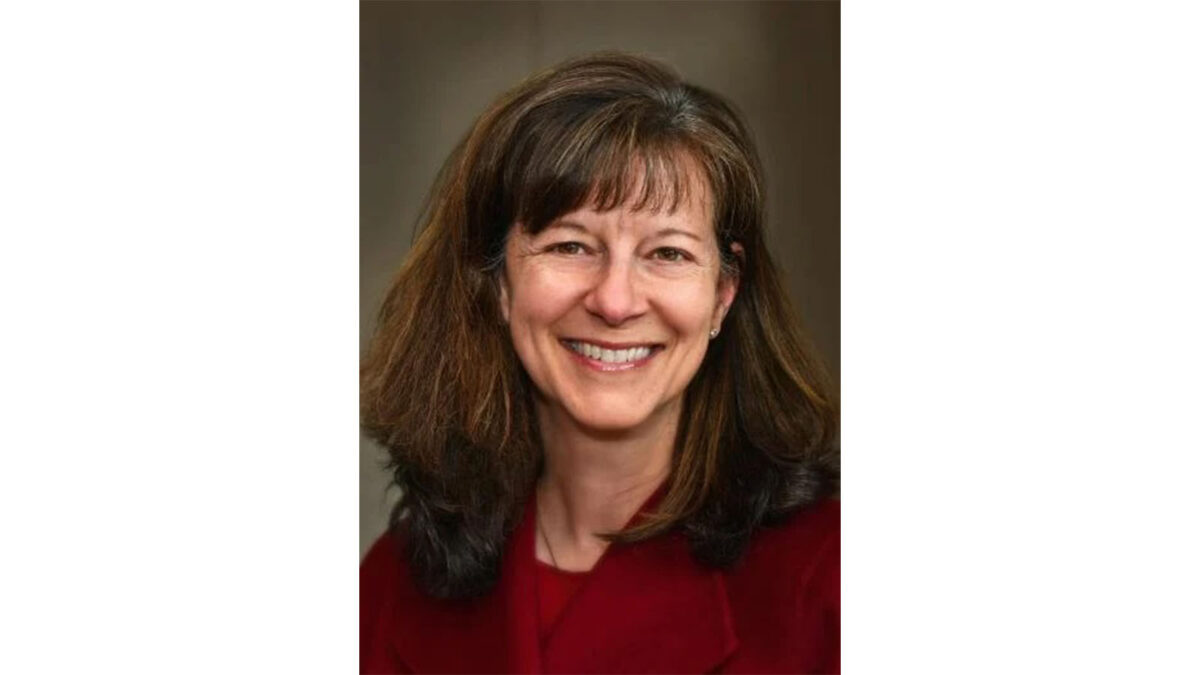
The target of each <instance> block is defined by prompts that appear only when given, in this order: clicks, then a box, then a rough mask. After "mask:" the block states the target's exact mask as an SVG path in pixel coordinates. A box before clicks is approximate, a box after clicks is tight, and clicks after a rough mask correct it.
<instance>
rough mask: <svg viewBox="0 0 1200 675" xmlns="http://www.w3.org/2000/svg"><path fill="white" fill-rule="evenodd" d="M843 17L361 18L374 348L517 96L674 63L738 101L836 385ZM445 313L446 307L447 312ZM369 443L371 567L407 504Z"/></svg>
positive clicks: (801, 8)
mask: <svg viewBox="0 0 1200 675" xmlns="http://www.w3.org/2000/svg"><path fill="white" fill-rule="evenodd" d="M839 11H840V8H839V6H838V3H836V2H637V3H633V2H629V3H626V2H383V1H379V0H376V1H371V2H363V3H361V14H360V16H361V57H362V63H361V131H360V133H361V136H360V144H361V147H360V167H361V231H360V234H361V238H360V243H359V246H360V262H361V267H360V275H361V276H360V287H359V291H360V301H361V318H360V330H361V343H360V344H361V345H362V346H365V345H366V342H367V340H368V339H369V337H370V334H371V331H372V330H373V329H374V324H375V313H376V311H377V310H378V307H379V302H380V300H381V299H382V295H383V292H384V290H385V288H386V285H387V282H388V281H389V279H390V278H391V275H392V274H393V273H394V272H395V270H396V269H397V267H398V266H399V264H400V261H401V260H402V258H403V256H404V254H405V252H406V251H407V250H408V245H409V243H410V241H411V238H412V233H413V229H414V226H415V225H416V222H415V221H416V218H417V213H418V211H419V210H420V207H421V204H422V201H423V199H424V198H425V196H426V193H427V192H428V190H429V188H430V186H431V185H432V182H433V178H434V175H435V174H436V172H437V170H438V168H439V167H440V166H441V163H442V161H443V160H444V159H445V158H446V156H447V155H448V154H449V152H450V150H451V149H452V147H453V146H454V144H455V142H456V141H457V140H458V139H459V138H460V137H461V136H462V135H463V134H464V133H466V131H467V129H468V128H469V127H470V125H471V123H472V122H473V120H474V119H475V117H476V116H477V115H479V114H480V113H481V112H483V110H484V108H486V107H487V106H488V104H489V103H491V101H492V100H493V99H494V98H495V97H496V96H497V95H498V94H499V93H501V92H502V91H504V90H506V89H508V88H510V87H512V86H513V85H515V84H516V83H517V82H519V81H520V80H522V79H523V78H525V77H527V76H528V75H530V74H532V73H533V72H534V71H536V70H539V69H541V68H545V67H547V66H551V65H553V64H555V63H557V62H559V61H561V60H563V59H565V58H568V57H571V56H576V55H580V54H586V53H588V52H593V51H598V50H602V49H621V50H626V51H631V52H636V53H640V54H644V55H647V56H652V57H656V58H659V59H661V60H663V61H665V62H667V63H668V64H670V65H672V66H674V67H675V68H676V69H677V70H678V71H679V72H680V73H682V74H683V76H684V77H685V79H687V80H689V81H692V82H695V83H696V84H699V85H702V86H705V87H708V88H710V89H713V90H715V91H717V92H719V93H721V94H723V95H725V96H726V97H728V98H730V99H731V100H732V101H733V102H734V103H735V104H736V105H737V106H738V107H739V108H741V110H742V112H743V113H744V114H745V116H746V118H747V120H748V122H749V124H750V127H751V128H752V129H753V130H754V133H755V136H756V138H757V141H758V146H759V151H760V153H761V154H762V158H763V162H764V165H765V168H766V172H767V180H768V183H767V194H768V214H769V219H768V235H767V236H768V240H769V242H770V245H771V251H772V255H774V256H775V259H776V261H777V262H778V263H779V265H780V266H781V267H782V268H783V270H784V272H785V274H786V276H787V281H788V284H789V288H790V290H791V293H792V297H793V299H794V300H795V301H796V303H797V305H798V306H799V308H800V311H801V314H802V316H803V317H804V320H805V322H806V324H807V327H808V329H809V331H810V334H811V335H812V337H813V339H814V341H815V342H816V344H817V348H818V351H819V352H820V354H821V355H822V357H824V358H825V360H826V363H827V364H828V366H829V369H830V371H831V372H832V373H833V375H834V378H835V382H836V381H837V378H838V376H839V373H840V368H839V365H840V364H839V357H840V349H839V338H840V334H839V322H840V316H839V304H840V297H839V275H840V265H839V229H838V217H839V213H838V203H839V181H838V174H839V161H838V150H839V126H838V118H839V100H838V99H839V78H838V71H839V67H838V53H839V42H838V34H839V21H838V17H839ZM435 303H436V299H432V298H431V299H430V306H431V310H432V309H434V308H435V306H436V305H435ZM384 460H385V455H384V453H383V452H382V450H381V449H380V448H378V447H377V446H375V445H374V444H373V443H372V442H370V441H367V440H366V439H362V441H361V443H360V461H361V487H360V509H361V511H360V555H361V554H363V553H365V552H366V549H367V547H369V546H370V544H371V542H372V541H374V539H375V538H376V537H377V536H379V534H380V533H381V532H383V530H384V528H385V526H386V523H387V513H388V509H389V508H390V506H391V504H392V503H393V501H394V499H395V496H396V495H395V491H394V490H390V491H389V490H385V488H386V486H387V482H388V476H387V474H386V473H385V472H384V471H383V470H382V468H381V467H382V464H383V462H384Z"/></svg>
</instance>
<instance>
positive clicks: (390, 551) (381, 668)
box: [358, 531, 410, 673]
mask: <svg viewBox="0 0 1200 675" xmlns="http://www.w3.org/2000/svg"><path fill="white" fill-rule="evenodd" d="M358 575H359V586H358V587H359V602H358V608H359V624H358V633H359V642H360V644H359V659H360V663H359V665H360V671H361V672H364V673H365V672H393V671H396V670H399V669H400V668H401V666H399V665H398V664H397V663H396V662H395V661H394V659H393V658H392V654H391V652H390V649H389V636H390V635H392V634H394V632H395V618H396V608H397V605H398V604H399V603H400V598H401V596H403V595H405V594H406V593H407V592H408V590H407V589H408V586H409V584H410V582H409V578H410V577H409V573H408V564H407V562H406V560H405V556H404V555H403V551H402V549H401V545H400V541H399V540H398V539H397V537H396V535H395V534H394V533H392V532H391V531H388V532H384V533H383V535H381V536H380V537H379V539H377V540H376V541H375V543H374V544H373V545H372V546H371V548H370V550H368V551H367V555H366V556H364V557H363V559H362V562H361V563H360V565H359V572H358Z"/></svg>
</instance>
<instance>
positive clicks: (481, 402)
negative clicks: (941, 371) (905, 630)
mask: <svg viewBox="0 0 1200 675" xmlns="http://www.w3.org/2000/svg"><path fill="white" fill-rule="evenodd" d="M685 158H686V159H690V160H692V161H690V162H689V161H684V160H685ZM689 166H696V167H698V168H699V170H701V171H702V172H703V174H704V175H703V178H704V179H705V181H706V187H707V188H708V193H709V196H710V199H711V203H712V206H713V214H714V221H715V222H714V227H715V229H716V234H717V240H718V243H719V247H720V249H721V254H722V262H723V265H722V267H723V273H724V274H733V275H737V276H738V278H739V291H738V295H737V297H736V299H735V300H734V303H733V306H732V307H731V308H730V311H729V314H728V317H727V318H726V320H725V322H724V328H723V331H722V332H721V334H720V335H719V336H718V337H717V339H716V340H714V341H713V342H712V343H711V344H710V346H709V350H708V353H707V354H706V356H705V358H704V362H703V363H702V364H701V367H700V369H699V371H698V372H697V374H696V376H695V378H694V379H693V380H692V382H691V383H690V384H689V385H688V388H687V391H686V393H685V405H684V413H683V418H682V420H681V423H680V431H679V434H678V437H677V439H676V448H675V455H674V458H673V465H672V472H671V476H670V478H669V484H668V488H667V492H666V494H665V496H664V498H663V500H662V501H661V502H660V503H659V507H658V509H657V510H656V513H655V514H652V515H651V517H649V518H647V519H646V520H645V521H643V523H642V524H641V525H639V526H638V527H635V528H631V529H630V530H627V531H624V532H620V533H609V534H608V536H609V538H610V539H612V540H613V541H615V542H618V543H627V542H632V541H638V540H641V539H645V538H648V537H652V536H655V535H657V534H660V533H662V532H664V531H666V530H668V529H671V528H675V527H679V528H682V530H683V531H684V532H685V533H686V535H687V536H688V537H689V539H690V541H691V543H692V550H693V553H694V555H696V557H697V558H698V559H699V560H701V561H703V562H706V563H708V564H711V565H727V564H730V563H731V562H732V561H734V560H736V559H737V558H738V557H739V556H740V554H741V552H742V550H743V549H744V546H745V544H746V542H747V540H748V538H749V536H750V535H751V533H752V532H753V531H754V530H755V529H756V528H757V527H759V526H761V525H764V524H770V523H772V522H775V521H778V520H781V519H783V518H785V517H786V516H787V515H788V514H790V513H792V512H794V511H795V510H797V509H799V508H801V507H803V506H805V505H807V504H809V503H811V502H813V501H814V500H816V499H818V498H820V497H822V496H824V495H827V494H828V493H829V492H830V491H831V490H833V489H834V484H835V482H836V468H835V464H836V450H835V446H836V427H837V412H836V406H835V404H834V403H833V401H832V400H831V397H830V394H829V386H828V383H827V378H826V375H825V373H824V370H823V369H822V367H821V365H820V364H819V362H818V360H817V359H816V358H815V357H814V356H813V351H812V349H811V347H810V345H809V344H808V343H807V341H806V340H805V339H804V337H803V333H802V331H801V328H800V324H799V320H798V318H797V316H796V314H795V313H794V311H793V310H792V308H791V305H790V303H789V301H788V297H787V294H786V291H785V290H784V288H783V285H782V283H781V281H780V276H779V273H778V271H777V270H776V267H775V265H774V263H773V262H772V261H771V258H770V256H769V255H768V253H767V248H766V245H765V242H764V239H763V221H764V197H763V178H762V169H761V166H760V162H759V160H758V156H757V152H756V151H755V149H754V144H753V141H752V139H751V136H750V133H749V131H748V129H747V128H746V126H745V124H744V123H743V122H742V120H741V118H740V116H739V115H738V114H737V112H736V111H735V110H734V108H733V107H732V106H731V105H730V104H729V103H727V102H726V101H725V100H724V99H722V98H721V97H720V96H718V95H716V94H713V93H711V92H708V91H706V90H704V89H702V88H700V87H697V86H694V85H691V84H688V83H685V82H683V81H682V80H681V79H680V78H679V77H678V76H677V75H676V74H674V73H673V72H671V71H670V70H668V69H667V68H666V67H664V66H662V65H661V64H658V63H656V62H654V61H651V60H648V59H645V58H641V57H636V56H631V55H626V54H619V53H603V54H596V55H592V56H588V57H584V58H579V59H575V60H571V61H567V62H565V63H563V64H560V65H558V66H556V67H554V68H551V69H549V70H547V71H545V72H542V73H540V74H538V75H536V76H534V77H532V78H530V79H529V80H527V81H525V82H524V83H522V84H520V85H519V86H517V87H516V88H515V89H513V90H511V91H509V92H508V93H506V94H504V95H503V96H501V97H500V99H499V100H497V101H496V102H495V103H494V104H493V105H492V106H491V107H490V108H489V109H488V110H487V111H486V112H484V113H483V115H482V116H481V117H480V118H479V119H478V120H477V121H476V122H475V124H474V126H473V127H472V129H471V130H470V132H469V133H468V134H467V135H466V137H465V138H464V139H463V140H462V141H461V142H460V143H459V144H458V146H457V148H456V149H455V151H454V152H453V153H452V155H451V156H450V158H449V159H448V160H447V162H446V164H445V165H444V166H443V168H442V171H441V173H440V175H439V177H438V179H437V182H436V184H435V186H434V189H433V191H432V192H431V194H430V199H429V201H428V202H427V204H426V206H425V210H424V213H423V215H422V220H423V227H422V229H421V230H420V234H419V236H418V237H417V239H416V241H415V243H414V245H413V248H412V250H411V251H410V253H409V255H408V258H407V259H406V261H405V263H404V265H403V267H402V268H401V270H400V272H399V274H398V276H397V277H396V280H395V282H394V283H393V285H392V287H391V289H390V291H389V292H388V294H387V296H386V299H385V300H384V303H383V306H382V309H381V311H380V314H379V324H378V330H377V332H376V334H375V336H374V338H373V340H372V342H371V345H370V347H369V348H368V351H367V354H366V356H365V358H364V360H363V364H362V425H363V428H364V429H365V430H366V431H367V433H368V434H369V435H370V436H371V437H373V438H374V439H376V440H377V441H379V442H380V443H382V444H383V445H384V446H386V447H387V448H388V451H389V454H390V457H391V466H392V469H393V475H394V481H395V483H396V485H397V486H399V487H400V488H401V499H400V502H399V504H397V506H396V509H395V510H394V511H393V514H392V526H393V528H397V530H398V531H402V532H403V536H402V539H403V540H404V541H405V543H406V547H407V551H408V555H409V558H410V561H411V562H412V565H413V569H414V572H415V573H416V575H417V579H418V582H419V584H420V585H421V587H422V588H424V589H425V590H426V592H428V593H431V594H433V595H437V596H441V597H449V596H459V597H463V596H473V595H479V594H482V593H485V592H487V590H488V589H490V588H491V587H492V585H494V583H495V581H496V579H497V576H498V573H499V572H498V571H499V555H500V552H501V551H502V550H503V544H504V541H505V539H506V537H507V536H508V535H509V534H510V533H511V531H512V529H513V528H514V527H515V525H516V523H517V520H518V518H519V517H520V515H521V508H522V505H523V503H524V501H525V499H527V498H528V497H529V495H530V494H531V493H532V488H533V483H534V481H535V480H536V477H537V473H538V471H539V469H540V466H541V458H542V454H541V453H542V450H541V444H540V440H539V438H538V432H537V427H536V424H535V423H534V419H533V412H532V409H533V408H532V400H531V396H530V394H531V387H532V384H531V383H530V381H529V379H528V376H527V375H526V374H525V372H524V369H523V368H522V367H521V365H520V362H519V360H518V359H517V357H516V354H515V352H514V350H513V347H512V342H511V338H510V336H509V334H508V331H507V327H506V326H505V324H504V322H503V321H502V319H501V313H500V308H499V301H498V276H497V275H498V274H499V270H500V269H501V268H502V262H503V252H504V242H505V238H506V236H507V235H508V232H509V229H510V228H511V227H512V226H513V224H514V223H516V222H520V223H522V224H523V226H524V227H525V228H526V229H527V230H528V231H530V232H531V233H537V232H539V231H540V230H541V229H543V228H544V227H546V226H547V225H548V224H549V223H551V222H552V221H553V220H554V219H555V218H557V217H559V216H561V215H563V214H564V213H567V212H569V211H572V210H574V209H577V208H580V207H582V206H584V205H587V204H592V205H594V206H595V207H596V208H598V209H601V210H603V209H609V208H613V207H616V206H620V205H623V204H630V205H632V207H633V208H635V209H636V208H650V209H658V208H668V209H674V208H675V206H676V205H677V203H678V202H679V200H680V199H682V198H685V197H686V191H687V185H688V176H687V175H686V172H687V170H688V167H689ZM635 175H641V176H644V180H641V181H638V180H635V179H634V176H635ZM635 190H638V192H637V193H635V192H634V191H635ZM735 243H736V244H738V245H740V249H741V250H740V251H737V252H736V253H735V247H734V244H735ZM401 525H403V527H401Z"/></svg>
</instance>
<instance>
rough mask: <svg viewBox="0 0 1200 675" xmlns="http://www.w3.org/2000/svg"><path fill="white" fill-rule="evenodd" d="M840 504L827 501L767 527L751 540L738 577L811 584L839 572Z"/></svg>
mask: <svg viewBox="0 0 1200 675" xmlns="http://www.w3.org/2000/svg"><path fill="white" fill-rule="evenodd" d="M841 526H842V509H841V502H839V501H838V500H835V499H825V500H821V501H819V502H816V503H814V504H811V505H809V506H807V507H805V508H802V509H800V510H798V511H796V512H795V513H793V514H792V515H791V516H789V517H788V518H787V520H785V521H784V522H783V523H780V524H778V525H775V526H771V527H764V528H762V529H761V530H759V531H758V532H756V533H755V535H754V537H752V538H751V540H750V545H749V546H748V548H747V550H746V554H745V556H744V558H743V559H742V560H741V561H739V563H738V564H737V565H735V567H734V569H733V573H734V574H735V575H738V574H740V575H743V576H744V575H746V574H749V575H752V576H754V577H756V578H759V579H762V578H764V577H763V576H762V575H766V577H765V578H768V579H773V580H775V582H776V583H786V582H785V580H787V581H791V582H795V583H799V584H811V583H814V582H818V581H820V579H818V578H817V577H818V575H821V574H822V573H824V575H825V576H826V577H828V573H829V572H831V571H836V570H837V568H838V564H839V563H840V560H841Z"/></svg>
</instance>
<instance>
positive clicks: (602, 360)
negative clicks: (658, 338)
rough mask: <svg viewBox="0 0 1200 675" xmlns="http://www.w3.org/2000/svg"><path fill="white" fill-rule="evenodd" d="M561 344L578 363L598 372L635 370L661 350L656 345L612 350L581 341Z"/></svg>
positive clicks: (661, 347) (634, 345)
mask: <svg viewBox="0 0 1200 675" xmlns="http://www.w3.org/2000/svg"><path fill="white" fill-rule="evenodd" d="M561 342H562V344H563V346H564V347H566V348H567V349H568V350H570V351H571V353H573V354H574V355H575V356H576V357H578V358H579V360H580V361H583V362H584V363H586V364H587V365H589V366H592V367H593V368H598V369H600V370H626V369H628V368H636V367H637V366H640V365H642V364H644V363H646V362H647V361H649V360H650V359H651V358H652V357H653V356H654V355H655V354H657V353H658V352H660V351H662V350H663V345H661V344H656V343H643V344H630V345H622V346H620V347H618V348H616V349H614V348H611V347H607V346H602V345H598V344H595V343H591V342H584V341H582V340H562V341H561ZM614 346H615V345H614Z"/></svg>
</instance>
